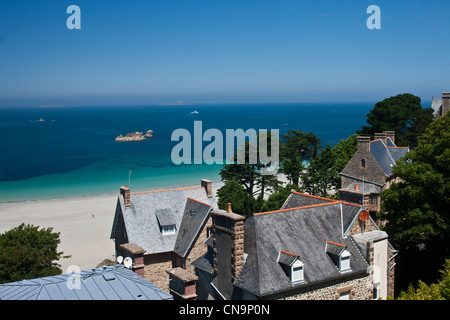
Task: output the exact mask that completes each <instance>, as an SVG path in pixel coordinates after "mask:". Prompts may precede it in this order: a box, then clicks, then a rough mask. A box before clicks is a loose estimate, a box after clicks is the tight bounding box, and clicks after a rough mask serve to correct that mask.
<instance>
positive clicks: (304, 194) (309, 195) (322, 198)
mask: <svg viewBox="0 0 450 320" xmlns="http://www.w3.org/2000/svg"><path fill="white" fill-rule="evenodd" d="M293 193H295V194H300V195H302V196H307V197H311V198H316V199H321V200H327V201H333V202H334V201H336V200H332V199H328V198H324V197H319V196H314V195H312V194H307V193H302V192H298V191H293Z"/></svg>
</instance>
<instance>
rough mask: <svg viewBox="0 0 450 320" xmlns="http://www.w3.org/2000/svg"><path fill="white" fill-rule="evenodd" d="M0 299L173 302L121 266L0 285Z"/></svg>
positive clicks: (157, 289)
mask: <svg viewBox="0 0 450 320" xmlns="http://www.w3.org/2000/svg"><path fill="white" fill-rule="evenodd" d="M74 276H77V277H78V276H79V278H74ZM68 282H69V283H70V284H71V285H72V286H71V287H70V285H69V286H68V285H67V283H68ZM78 284H79V286H78ZM0 300H173V297H172V295H170V294H168V293H166V292H165V291H163V290H162V289H160V288H158V287H156V286H155V285H154V284H152V283H151V282H149V281H147V280H145V279H144V278H142V277H141V276H139V275H137V274H136V273H135V272H133V271H132V270H130V269H127V268H125V267H124V266H123V265H115V266H109V267H101V268H96V269H92V270H90V271H81V272H80V273H75V274H72V273H66V274H61V275H57V276H51V277H43V278H37V279H31V280H23V281H18V282H11V283H6V284H1V285H0Z"/></svg>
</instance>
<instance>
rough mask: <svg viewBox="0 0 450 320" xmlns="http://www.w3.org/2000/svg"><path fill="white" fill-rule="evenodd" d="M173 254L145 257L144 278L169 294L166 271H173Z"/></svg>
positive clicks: (166, 253)
mask: <svg viewBox="0 0 450 320" xmlns="http://www.w3.org/2000/svg"><path fill="white" fill-rule="evenodd" d="M172 255H173V254H172V252H165V253H158V254H152V255H147V256H144V264H145V267H144V274H145V276H144V278H145V279H147V280H148V281H150V282H151V283H153V284H154V285H155V286H157V287H159V288H161V289H163V290H164V291H166V292H167V293H169V278H168V276H167V272H166V270H171V269H172Z"/></svg>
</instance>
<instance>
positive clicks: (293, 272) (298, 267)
mask: <svg viewBox="0 0 450 320" xmlns="http://www.w3.org/2000/svg"><path fill="white" fill-rule="evenodd" d="M277 261H278V263H279V264H280V266H281V268H282V269H283V271H284V273H285V274H286V276H288V277H289V280H291V282H292V283H299V282H302V281H305V277H304V269H303V267H304V264H303V262H302V261H301V260H300V256H299V255H298V254H294V253H291V252H288V251H285V250H280V253H279V254H278V259H277Z"/></svg>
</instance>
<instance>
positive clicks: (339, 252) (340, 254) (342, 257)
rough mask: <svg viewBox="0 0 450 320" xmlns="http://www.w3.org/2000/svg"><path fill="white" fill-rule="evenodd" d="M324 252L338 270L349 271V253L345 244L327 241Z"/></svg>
mask: <svg viewBox="0 0 450 320" xmlns="http://www.w3.org/2000/svg"><path fill="white" fill-rule="evenodd" d="M325 252H326V253H327V254H328V256H329V257H330V259H331V261H333V263H334V264H335V266H336V267H337V268H338V270H339V271H340V272H347V271H351V270H352V269H351V267H350V259H351V256H352V255H351V253H350V252H349V251H348V250H347V246H346V245H344V244H341V243H336V242H332V241H327V243H326V246H325Z"/></svg>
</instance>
